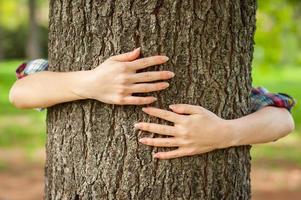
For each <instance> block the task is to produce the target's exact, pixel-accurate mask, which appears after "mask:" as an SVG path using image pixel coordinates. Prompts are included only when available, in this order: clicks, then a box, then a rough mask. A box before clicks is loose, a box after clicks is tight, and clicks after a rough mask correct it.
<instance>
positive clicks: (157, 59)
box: [128, 56, 169, 71]
mask: <svg viewBox="0 0 301 200" xmlns="http://www.w3.org/2000/svg"><path fill="white" fill-rule="evenodd" d="M168 59H169V58H168V57H167V56H151V57H147V58H141V59H137V60H134V61H132V62H130V63H129V64H128V65H129V67H131V68H132V69H133V70H135V71H137V70H139V69H144V68H146V67H150V66H154V65H160V64H163V63H165V62H166V61H168Z"/></svg>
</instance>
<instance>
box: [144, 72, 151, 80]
mask: <svg viewBox="0 0 301 200" xmlns="http://www.w3.org/2000/svg"><path fill="white" fill-rule="evenodd" d="M151 78H152V75H151V74H150V73H145V74H144V79H145V80H149V79H151Z"/></svg>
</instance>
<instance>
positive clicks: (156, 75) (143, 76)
mask: <svg viewBox="0 0 301 200" xmlns="http://www.w3.org/2000/svg"><path fill="white" fill-rule="evenodd" d="M174 76H175V74H174V73H173V72H171V71H159V72H143V73H137V74H133V75H132V76H131V77H130V81H131V82H132V83H142V82H151V81H158V80H167V79H171V78H172V77H174Z"/></svg>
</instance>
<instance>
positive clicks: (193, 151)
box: [186, 148, 196, 155]
mask: <svg viewBox="0 0 301 200" xmlns="http://www.w3.org/2000/svg"><path fill="white" fill-rule="evenodd" d="M186 153H187V155H194V154H196V149H195V148H188V149H187V150H186Z"/></svg>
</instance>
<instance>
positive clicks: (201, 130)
mask: <svg viewBox="0 0 301 200" xmlns="http://www.w3.org/2000/svg"><path fill="white" fill-rule="evenodd" d="M169 107H170V109H171V110H172V111H173V112H172V111H167V110H162V109H158V108H153V107H147V108H143V109H142V110H143V111H144V112H145V113H147V114H149V115H152V116H155V117H158V118H161V119H164V120H167V121H170V122H173V123H174V126H168V125H161V124H156V123H146V122H140V123H136V124H135V128H137V129H141V130H144V131H148V132H153V133H158V134H161V135H168V136H172V137H167V138H147V137H146V138H141V139H139V142H141V143H143V144H146V145H150V146H156V147H178V149H176V150H172V151H167V152H157V153H156V154H154V157H155V158H159V159H171V158H176V157H182V156H191V155H195V154H201V153H206V152H209V151H212V150H215V149H219V148H225V147H229V146H231V145H230V144H231V142H232V138H231V137H230V135H229V134H228V133H229V131H228V128H227V120H224V119H222V118H220V117H218V116H217V115H216V114H214V113H212V112H211V111H209V110H207V109H205V108H203V107H201V106H193V105H188V104H176V105H171V106H169ZM187 114H188V115H187Z"/></svg>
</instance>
